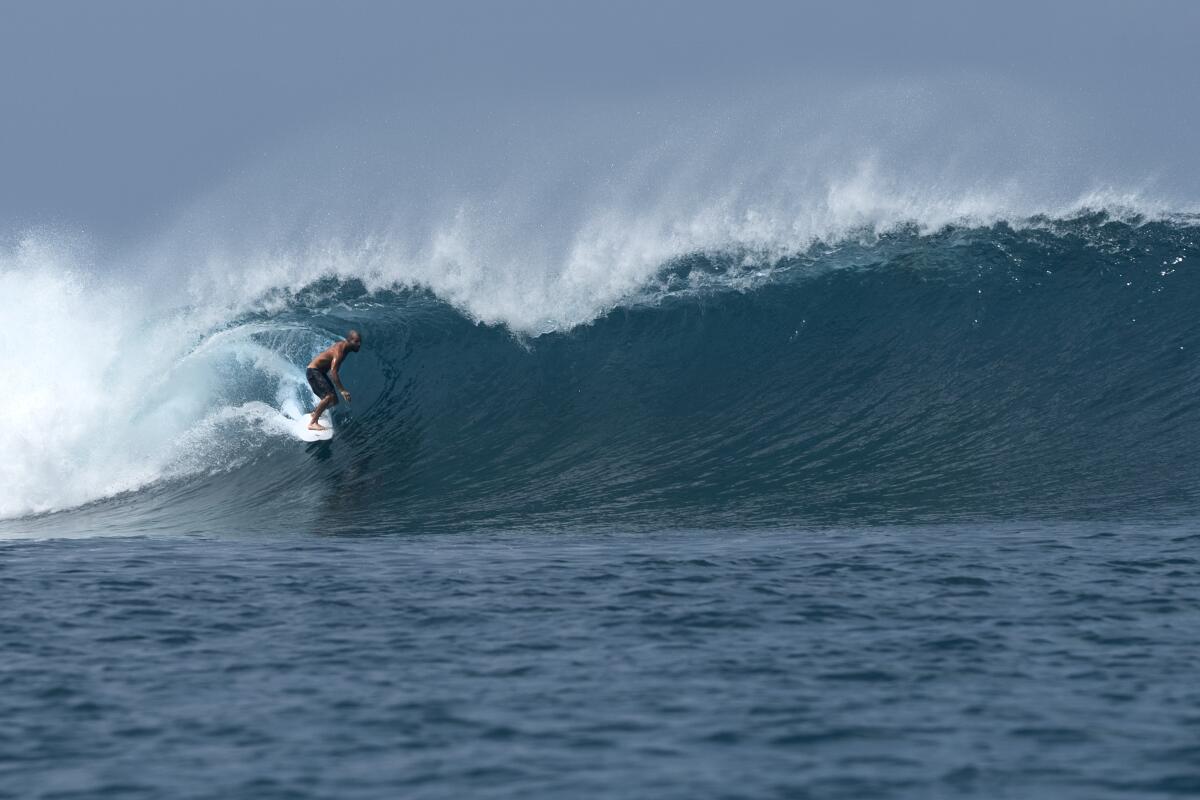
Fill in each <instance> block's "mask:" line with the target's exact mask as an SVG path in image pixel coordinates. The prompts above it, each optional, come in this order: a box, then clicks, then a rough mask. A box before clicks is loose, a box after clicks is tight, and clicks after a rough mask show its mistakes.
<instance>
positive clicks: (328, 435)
mask: <svg viewBox="0 0 1200 800" xmlns="http://www.w3.org/2000/svg"><path fill="white" fill-rule="evenodd" d="M321 424H322V425H324V426H325V430H323V431H314V430H309V427H308V417H301V418H300V419H298V420H295V421H294V422H293V423H292V425H293V432H294V433H295V434H296V438H298V439H301V440H303V441H305V442H325V441H328V440H330V439H332V438H333V428H331V427H329V423H328V422H326V421H325V420H321Z"/></svg>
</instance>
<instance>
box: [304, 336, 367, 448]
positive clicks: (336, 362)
mask: <svg viewBox="0 0 1200 800" xmlns="http://www.w3.org/2000/svg"><path fill="white" fill-rule="evenodd" d="M360 347H362V335H361V334H359V332H358V331H350V333H348V334H346V338H345V339H343V340H342V341H340V342H337V343H336V344H334V345H333V346H332V347H330V348H329V349H327V350H323V351H322V352H321V353H319V354H318V355H317V357H316V358H314V359H313V360H312V361H310V362H308V370H307V371H306V372H305V373H304V376H305V377H306V378H308V385H309V386H311V387H312V390H313V394H315V395H316V396H317V397H319V398H321V402H319V403H317V407H316V408H314V409H313V412H312V419H310V420H309V422H308V429H309V430H310V431H323V430H328V429H327V428H326V427H325V426H324V425H322V424H321V423H320V422H319V420H320V419H321V414H323V413H324V412H325V409H327V408H332V407H333V406H336V405H337V404H338V398H337V396H338V392H341V393H342V397H344V398H346V402H347V403H349V402H350V392H349V391H347V390H346V387H345V386H343V385H342V379H341V378H339V377H338V367H340V366H341V365H342V362H343V361H345V360H346V355H347V354H349V353H357V352H358V349H359V348H360ZM330 379H332V380H330ZM335 387H336V391H335Z"/></svg>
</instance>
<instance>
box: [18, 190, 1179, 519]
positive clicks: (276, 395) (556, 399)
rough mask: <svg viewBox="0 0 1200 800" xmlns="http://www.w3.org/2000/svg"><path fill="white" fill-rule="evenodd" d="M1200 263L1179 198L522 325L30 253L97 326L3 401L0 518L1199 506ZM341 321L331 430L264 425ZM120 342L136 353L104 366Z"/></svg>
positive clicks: (702, 269)
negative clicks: (221, 298) (173, 301)
mask: <svg viewBox="0 0 1200 800" xmlns="http://www.w3.org/2000/svg"><path fill="white" fill-rule="evenodd" d="M1198 266H1200V227H1198V226H1197V224H1196V222H1195V220H1194V219H1189V218H1182V219H1165V220H1158V221H1146V220H1139V219H1133V220H1120V219H1116V218H1113V217H1111V216H1109V215H1106V214H1102V213H1099V214H1088V215H1084V216H1078V217H1074V218H1070V219H1066V220H1051V219H1039V218H1035V219H1031V220H1025V221H1024V222H1023V223H1022V224H1020V225H1017V224H1010V223H997V224H993V225H988V226H983V227H945V228H942V229H940V230H938V231H936V232H933V233H928V232H922V231H920V230H918V229H916V228H913V229H906V228H899V229H896V230H893V231H891V232H889V233H886V234H883V235H875V234H872V235H865V234H864V235H863V236H861V237H854V236H850V237H847V238H844V239H842V240H841V241H839V242H838V243H836V244H817V245H813V246H811V247H809V248H807V249H805V250H803V251H802V252H799V253H794V254H792V255H788V256H785V257H775V256H770V257H766V256H762V255H761V254H759V255H756V254H755V253H752V252H737V251H735V250H726V251H716V252H710V253H697V254H692V255H687V256H682V257H678V258H675V259H672V260H670V261H669V262H668V263H667V264H666V265H664V266H663V268H662V269H660V270H659V271H658V272H657V273H656V274H655V275H654V276H653V278H652V279H651V280H650V281H648V282H645V283H644V284H643V285H642V286H641V287H640V288H639V289H638V290H637V291H635V292H632V293H629V294H628V295H627V296H626V297H624V299H623V300H622V301H621V302H620V303H618V304H616V305H615V306H614V307H611V308H610V309H609V310H607V311H605V312H602V313H600V314H599V316H597V317H596V318H595V319H594V320H592V321H591V322H589V323H587V324H582V325H574V326H572V327H569V328H565V329H561V330H556V331H552V332H549V333H543V334H540V335H524V334H520V333H514V332H513V331H512V330H511V329H510V328H508V327H505V326H503V325H488V324H482V323H480V322H477V321H476V320H475V319H473V318H472V317H471V316H470V315H469V314H467V313H464V312H462V311H460V310H458V309H457V308H456V307H454V306H452V305H450V304H448V303H446V302H444V301H442V300H440V299H439V298H438V297H437V296H436V295H434V294H433V293H431V292H430V291H428V290H425V289H422V288H420V287H408V288H405V287H402V286H393V287H392V288H382V289H381V288H376V287H369V286H368V285H367V284H365V283H364V282H363V281H360V280H356V279H353V278H346V277H345V276H342V277H340V278H326V279H323V280H318V281H314V282H312V283H310V284H308V285H307V286H305V287H304V288H302V289H300V290H299V291H283V290H280V291H276V292H275V293H273V294H271V295H270V298H269V302H262V303H259V304H258V305H257V306H256V307H254V308H252V309H250V310H245V309H243V310H241V311H239V312H238V313H237V314H235V315H234V316H232V317H230V318H226V319H220V318H218V317H215V316H213V315H211V314H208V315H203V314H195V313H192V314H184V313H181V312H179V313H175V314H159V315H158V316H157V317H155V319H154V320H153V321H152V323H153V326H152V328H151V329H147V327H146V326H147V325H148V324H150V323H147V322H146V321H145V320H142V321H140V322H138V326H140V327H136V328H130V327H129V324H131V323H127V321H126V322H123V321H122V319H120V316H121V315H120V314H118V313H117V310H116V309H118V308H119V304H120V303H128V302H130V301H129V299H128V297H127V296H123V297H122V298H113V297H105V296H103V295H97V294H96V293H94V292H90V291H84V290H82V289H79V288H78V287H75V288H72V286H71V285H69V281H68V280H67V278H65V277H63V276H62V275H57V276H51V277H45V276H43V278H44V281H48V282H49V285H39V284H38V283H37V282H36V281H31V280H30V277H29V275H28V274H26V275H24V276H23V280H22V281H21V283H20V284H19V285H18V284H17V283H15V282H14V283H13V285H12V286H10V287H8V288H9V289H11V290H12V291H13V292H14V293H15V294H14V295H12V296H15V297H21V296H22V293H24V296H25V299H26V300H29V299H30V298H31V297H34V296H35V295H36V296H37V297H43V295H45V296H52V297H54V298H56V300H55V302H56V304H57V306H56V309H55V310H54V313H57V314H59V315H60V317H59V318H58V319H57V320H55V321H57V322H59V323H61V324H63V325H66V324H68V321H69V320H73V319H79V318H86V319H87V324H88V325H89V326H91V327H89V328H88V331H91V333H89V335H88V336H87V337H86V338H87V341H86V342H85V343H82V344H81V343H80V342H79V341H78V338H76V339H72V340H71V342H70V344H69V345H68V344H67V343H65V342H66V340H64V343H62V344H60V345H58V347H59V350H58V351H57V355H58V356H60V360H59V361H58V362H57V363H58V366H57V367H54V366H52V365H49V364H43V365H39V367H38V369H39V370H43V371H45V370H48V369H56V370H58V374H59V375H65V376H66V377H65V378H63V379H62V380H69V381H70V384H69V386H71V387H75V391H74V392H73V393H72V392H64V391H63V389H64V386H68V384H64V383H63V382H62V381H61V380H60V382H59V383H58V384H57V385H56V386H51V387H50V388H56V390H57V391H58V393H59V394H58V395H52V393H50V392H49V389H47V392H46V394H45V396H43V397H41V398H40V401H39V403H40V404H39V405H38V408H39V409H40V411H39V412H38V413H39V414H41V415H44V416H45V418H46V419H47V420H51V421H54V420H57V424H56V425H54V426H53V427H51V428H49V429H48V428H46V427H39V426H40V424H41V423H40V422H39V421H38V419H37V418H35V416H34V412H33V411H29V412H28V414H29V415H30V417H31V418H30V419H23V420H19V421H18V430H19V431H20V430H26V431H36V441H35V440H34V439H35V437H34V436H33V435H30V436H28V437H27V440H26V441H24V442H23V443H20V442H18V444H20V445H21V446H20V447H18V448H16V449H13V450H10V459H9V462H8V466H7V469H8V472H6V473H5V478H6V480H7V482H8V483H7V485H8V487H9V489H8V490H7V493H6V496H5V497H4V500H3V507H2V508H0V513H2V514H3V515H4V516H6V517H8V518H9V519H8V521H7V522H6V523H5V525H6V526H7V527H9V528H10V529H18V530H68V529H79V530H88V531H103V530H108V529H111V530H122V531H129V530H160V529H180V530H196V531H203V530H223V529H228V530H251V531H255V530H277V529H278V530H292V529H315V530H326V531H329V532H341V531H373V530H427V529H443V528H453V529H463V528H513V527H529V526H537V527H540V526H550V527H554V526H567V525H570V526H576V527H578V526H586V525H591V524H603V525H613V524H620V525H625V526H629V527H680V526H705V527H710V526H711V527H721V526H744V525H747V524H753V525H762V526H774V525H791V524H798V523H803V524H822V523H826V522H830V523H832V522H844V521H849V520H853V521H856V522H871V521H895V520H906V519H912V520H917V519H920V520H945V519H961V518H971V517H981V518H1027V517H1034V516H1037V517H1045V516H1066V517H1079V516H1092V515H1106V514H1131V513H1132V514H1140V513H1163V512H1171V511H1172V510H1174V509H1194V507H1195V505H1196V502H1197V499H1198V498H1200V494H1198V492H1197V489H1198V485H1197V480H1198V476H1200V395H1198V387H1200V361H1198V360H1197V354H1198V353H1200V328H1198V327H1197V325H1196V324H1195V313H1196V309H1197V308H1200V271H1198V269H1197V267H1198ZM16 274H17V273H16V272H10V273H9V275H10V276H11V275H16ZM38 292H41V293H43V294H42V295H38V294H37V293H38ZM47 293H48V294H47ZM114 304H117V305H114ZM31 307H34V308H36V309H37V312H38V313H39V314H41V315H43V319H44V314H45V312H46V310H47V309H46V304H45V301H44V300H43V301H41V305H40V306H38V304H37V303H36V302H32V301H31ZM30 313H31V314H32V313H33V312H30ZM97 315H98V316H97ZM27 322H28V324H29V325H31V326H33V325H36V322H35V320H34V319H33V318H32V317H31V319H30V320H28V321H27ZM79 324H83V323H79ZM123 324H124V325H126V328H122V325H123ZM350 327H357V328H359V329H361V330H362V331H363V332H364V334H365V340H366V343H365V347H364V350H363V351H362V352H361V353H359V354H356V355H355V356H352V357H351V359H350V361H349V363H348V365H347V367H346V368H345V370H344V378H345V381H346V383H347V385H348V386H349V387H350V388H351V389H352V391H353V393H354V402H353V404H352V406H349V407H348V406H346V405H345V404H343V405H342V406H340V407H339V408H338V409H337V412H336V413H337V416H336V428H337V433H336V437H335V439H334V441H333V442H331V443H327V444H326V443H322V444H315V445H306V444H304V443H301V442H298V441H296V440H294V439H292V438H289V437H288V436H287V435H286V433H285V430H284V422H285V419H284V418H285V417H286V416H289V415H290V416H296V415H298V414H299V413H300V412H301V410H302V408H306V407H308V405H309V404H310V403H311V395H309V394H308V392H307V389H306V387H305V386H304V384H303V366H304V364H305V363H306V361H307V360H308V358H310V357H311V355H312V354H313V353H314V352H315V351H316V350H317V349H318V348H320V347H322V346H324V345H325V344H327V343H328V342H329V341H330V340H331V339H332V338H333V337H334V336H336V335H341V334H343V333H344V332H345V330H346V329H348V328H350ZM147 330H152V331H153V333H152V334H150V335H148V334H147ZM95 331H102V332H103V331H107V332H108V337H107V338H105V337H104V336H97V335H95ZM168 332H169V334H170V335H168ZM164 342H174V343H175V345H174V346H166V345H165V344H164ZM179 342H186V343H187V345H186V347H182V350H181V349H180V347H181V345H179V344H178V343H179ZM114 348H115V349H121V348H125V349H124V350H123V352H128V348H133V352H134V353H135V355H134V356H131V357H129V358H128V359H127V360H128V362H129V363H126V364H124V365H122V366H120V367H119V370H120V372H119V373H117V372H114V366H113V364H112V362H111V360H106V358H103V357H100V356H99V354H101V353H110V352H111V351H112V350H113V349H114ZM117 375H121V376H123V377H122V378H121V379H117ZM71 404H73V405H71ZM131 412H132V413H131ZM96 417H101V418H103V419H106V420H107V422H103V421H102V422H101V423H99V424H98V423H95V422H94V421H89V422H86V423H84V422H81V421H80V420H84V419H87V420H94V419H95V418H96ZM126 418H128V419H129V421H128V422H126V421H125V420H126ZM118 419H119V420H120V422H119V423H118V422H117V421H116V420H118ZM72 421H75V422H76V423H78V424H84V425H88V426H90V427H86V428H85V429H83V430H82V431H79V430H73V429H72V428H71V424H70V423H71V422H72ZM97 425H98V426H97ZM20 426H24V427H23V428H22V427H20ZM64 509H71V510H66V511H64ZM50 512H62V513H50ZM30 515H35V516H30Z"/></svg>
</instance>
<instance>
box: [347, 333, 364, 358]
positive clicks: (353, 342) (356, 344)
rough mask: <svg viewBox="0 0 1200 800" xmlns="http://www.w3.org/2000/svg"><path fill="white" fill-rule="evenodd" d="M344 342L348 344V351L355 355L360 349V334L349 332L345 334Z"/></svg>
mask: <svg viewBox="0 0 1200 800" xmlns="http://www.w3.org/2000/svg"><path fill="white" fill-rule="evenodd" d="M346 341H347V342H349V343H350V349H351V350H353V351H354V352H356V353H357V352H358V349H359V348H360V347H362V334H361V333H359V332H358V331H350V332H349V333H348V334H346Z"/></svg>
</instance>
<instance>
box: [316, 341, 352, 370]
mask: <svg viewBox="0 0 1200 800" xmlns="http://www.w3.org/2000/svg"><path fill="white" fill-rule="evenodd" d="M345 357H346V342H344V341H343V342H338V343H337V344H335V345H332V346H331V347H329V348H328V349H326V350H323V351H322V352H320V353H318V354H317V355H316V357H314V358H313V360H312V361H310V362H308V367H309V369H319V370H321V372H328V371H329V368H330V367H332V366H333V361H334V359H339V360H340V359H343V358H345Z"/></svg>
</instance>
